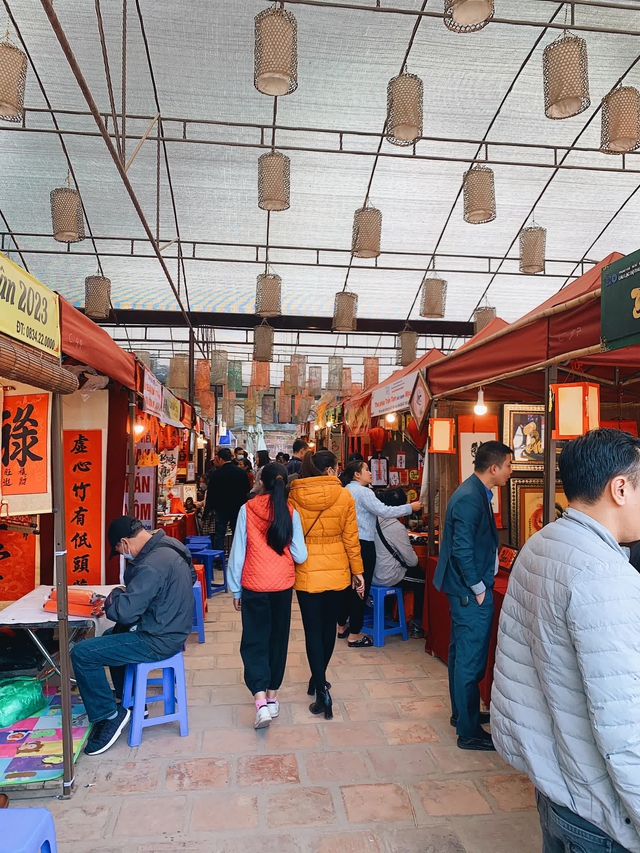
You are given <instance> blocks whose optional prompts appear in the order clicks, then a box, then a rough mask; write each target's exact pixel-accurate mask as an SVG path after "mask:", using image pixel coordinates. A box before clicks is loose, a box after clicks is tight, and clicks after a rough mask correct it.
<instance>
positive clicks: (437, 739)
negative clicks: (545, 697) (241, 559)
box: [14, 595, 541, 853]
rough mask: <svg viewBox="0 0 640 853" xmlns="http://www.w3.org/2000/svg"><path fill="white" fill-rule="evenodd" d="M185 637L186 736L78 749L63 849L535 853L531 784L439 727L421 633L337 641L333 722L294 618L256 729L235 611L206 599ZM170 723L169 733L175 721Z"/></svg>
mask: <svg viewBox="0 0 640 853" xmlns="http://www.w3.org/2000/svg"><path fill="white" fill-rule="evenodd" d="M206 637H207V641H206V643H205V644H204V645H198V643H197V642H195V635H192V637H191V638H190V640H189V643H188V645H187V651H186V665H187V668H188V683H189V688H188V691H189V724H190V730H191V731H190V734H189V736H188V737H187V738H180V737H179V736H178V734H177V724H170V725H168V726H158V727H157V728H154V729H151V730H147V731H145V732H144V734H143V741H142V745H141V746H139V747H137V748H136V749H130V748H129V747H128V746H127V742H126V736H123V737H122V738H121V740H120V741H119V742H118V744H117V745H116V746H115V747H113V748H112V749H111V750H109V752H107V753H105V754H104V756H100V757H98V758H89V757H88V756H85V755H82V756H81V758H80V760H79V762H78V764H77V768H76V779H77V788H76V791H75V793H74V796H73V797H72V798H71V799H70V800H69V801H61V800H52V799H48V800H36V801H31V802H30V803H19V802H18V801H16V800H14V804H15V805H47V806H48V807H49V808H50V809H51V810H52V812H53V814H54V817H55V820H56V827H57V832H58V843H59V851H60V853H125V851H126V853H254V852H255V853H298V851H300V853H392V851H393V852H394V853H431V852H432V851H433V853H464V851H465V850H466V851H468V853H513V851H514V850H517V853H534V851H535V853H538V851H540V849H541V841H540V831H539V826H538V820H537V812H536V811H535V807H534V799H533V790H532V788H531V785H530V784H529V782H528V780H527V779H525V778H523V777H522V776H520V775H519V774H517V773H515V772H513V771H512V769H511V768H510V767H508V766H507V765H506V764H505V763H504V762H503V761H502V760H501V759H500V758H499V757H498V756H497V755H495V754H487V753H475V752H463V751H461V750H459V749H457V747H456V745H455V733H454V730H453V729H452V728H451V726H450V725H449V708H448V702H447V681H446V669H445V667H444V665H443V664H442V663H441V662H440V661H438V660H435V659H433V658H431V657H429V656H428V655H426V654H425V653H424V644H423V642H422V641H419V640H410V641H409V642H407V643H403V642H402V641H401V640H400V639H399V638H395V637H394V638H391V639H389V640H387V644H386V645H385V647H384V648H383V649H373V648H371V649H363V650H355V649H349V648H348V647H347V645H346V642H344V641H340V640H338V641H337V646H336V653H335V655H334V658H333V661H332V665H331V669H330V671H329V679H330V680H331V681H332V683H333V689H332V691H331V693H332V696H333V699H334V714H335V716H334V719H333V720H331V721H325V720H324V718H320V719H319V718H317V717H313V716H312V715H311V714H310V713H309V711H308V704H309V701H310V700H309V699H308V698H307V695H306V683H307V680H308V677H309V671H308V667H307V664H306V658H305V653H304V635H303V631H302V625H301V622H300V615H299V612H298V611H297V608H296V609H295V611H294V616H293V624H292V633H291V642H290V651H289V666H288V669H287V674H286V677H285V683H284V685H283V688H282V690H281V693H280V698H281V702H282V705H281V712H280V717H279V719H277V720H275V721H274V722H273V723H272V724H271V727H270V728H269V729H266V730H262V731H258V732H256V731H254V729H253V719H254V715H255V712H254V706H253V702H252V701H251V697H250V695H249V692H248V691H247V689H246V688H245V686H244V684H243V683H242V665H241V660H240V655H239V652H238V648H239V642H240V615H239V614H237V613H236V612H235V611H234V610H233V606H232V603H231V599H230V597H229V596H226V595H225V596H216V597H214V599H212V600H211V601H210V602H209V613H208V615H207V625H206ZM174 726H175V728H174Z"/></svg>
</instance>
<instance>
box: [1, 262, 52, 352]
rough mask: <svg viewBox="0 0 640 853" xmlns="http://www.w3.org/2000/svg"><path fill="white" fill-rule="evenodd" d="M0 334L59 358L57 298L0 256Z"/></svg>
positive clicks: (19, 268)
mask: <svg viewBox="0 0 640 853" xmlns="http://www.w3.org/2000/svg"><path fill="white" fill-rule="evenodd" d="M0 332H2V333H4V334H5V335H8V336H9V337H10V338H14V339H15V340H18V341H21V342H22V343H24V344H28V345H29V346H32V347H36V348H37V349H40V350H43V351H44V352H47V353H49V354H50V355H54V356H59V355H60V315H59V309H58V295H57V294H56V293H54V292H53V291H52V290H49V288H48V287H45V286H44V284H41V282H39V281H38V279H37V278H34V277H33V276H32V275H29V273H28V272H26V271H25V270H23V269H22V267H19V266H18V265H17V264H14V263H13V261H10V260H9V258H7V257H5V256H4V255H3V254H2V253H1V252H0Z"/></svg>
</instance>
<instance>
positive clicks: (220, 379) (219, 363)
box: [209, 349, 242, 391]
mask: <svg viewBox="0 0 640 853" xmlns="http://www.w3.org/2000/svg"><path fill="white" fill-rule="evenodd" d="M238 364H240V388H236V387H234V388H230V390H232V391H240V390H241V388H242V363H241V362H238ZM228 371H229V353H228V352H227V351H226V350H223V349H214V350H213V352H212V353H211V367H210V370H209V387H210V388H214V387H215V386H216V385H226V384H227V382H228Z"/></svg>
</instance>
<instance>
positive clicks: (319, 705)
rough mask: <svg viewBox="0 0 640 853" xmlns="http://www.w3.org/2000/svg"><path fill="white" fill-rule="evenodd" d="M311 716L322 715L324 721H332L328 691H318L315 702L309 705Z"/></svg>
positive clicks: (331, 708) (331, 706)
mask: <svg viewBox="0 0 640 853" xmlns="http://www.w3.org/2000/svg"><path fill="white" fill-rule="evenodd" d="M309 710H310V711H311V713H312V714H324V718H325V720H332V719H333V702H332V701H331V694H330V693H329V691H328V690H319V691H318V692H317V693H316V701H315V702H312V703H311V705H309Z"/></svg>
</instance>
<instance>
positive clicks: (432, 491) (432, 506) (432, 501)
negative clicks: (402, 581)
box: [424, 401, 442, 557]
mask: <svg viewBox="0 0 640 853" xmlns="http://www.w3.org/2000/svg"><path fill="white" fill-rule="evenodd" d="M437 415H438V404H437V403H434V402H433V401H432V402H431V403H429V412H428V414H427V421H428V420H429V419H430V418H435V417H437ZM424 464H425V465H427V466H428V467H427V484H428V489H429V493H428V495H427V509H428V516H427V531H428V537H427V544H428V546H429V556H430V557H434V556H435V555H436V518H435V512H436V458H435V453H432V454H429V439H427V446H426V447H425V451H424ZM440 529H442V524H440Z"/></svg>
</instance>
